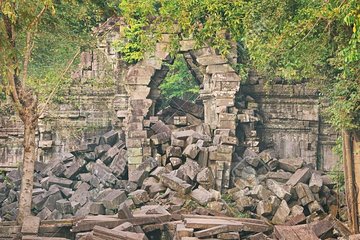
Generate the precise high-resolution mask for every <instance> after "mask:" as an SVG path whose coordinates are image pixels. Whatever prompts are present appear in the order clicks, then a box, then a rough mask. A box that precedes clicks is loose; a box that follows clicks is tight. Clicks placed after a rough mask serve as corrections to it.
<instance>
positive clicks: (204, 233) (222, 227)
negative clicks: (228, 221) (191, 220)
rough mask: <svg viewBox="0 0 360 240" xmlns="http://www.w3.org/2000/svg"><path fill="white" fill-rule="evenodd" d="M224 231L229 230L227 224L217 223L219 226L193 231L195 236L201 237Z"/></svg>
mask: <svg viewBox="0 0 360 240" xmlns="http://www.w3.org/2000/svg"><path fill="white" fill-rule="evenodd" d="M224 232H229V226H228V225H219V226H215V227H211V228H207V229H204V230H201V231H197V232H194V235H195V237H198V238H202V237H210V236H213V235H217V234H219V233H224Z"/></svg>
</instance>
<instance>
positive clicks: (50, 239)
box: [21, 235, 70, 240]
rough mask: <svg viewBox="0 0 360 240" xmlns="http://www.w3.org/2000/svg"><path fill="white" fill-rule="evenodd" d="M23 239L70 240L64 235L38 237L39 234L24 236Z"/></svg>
mask: <svg viewBox="0 0 360 240" xmlns="http://www.w3.org/2000/svg"><path fill="white" fill-rule="evenodd" d="M21 239H22V240H70V239H69V238H62V237H38V236H30V235H28V236H22V238H21Z"/></svg>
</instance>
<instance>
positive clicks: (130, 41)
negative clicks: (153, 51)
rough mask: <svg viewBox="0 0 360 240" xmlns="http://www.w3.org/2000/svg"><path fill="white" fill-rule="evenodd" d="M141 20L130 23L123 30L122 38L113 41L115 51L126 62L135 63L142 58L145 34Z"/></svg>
mask: <svg viewBox="0 0 360 240" xmlns="http://www.w3.org/2000/svg"><path fill="white" fill-rule="evenodd" d="M143 27H144V26H143V24H141V22H138V23H135V24H132V25H131V26H128V27H126V29H125V30H124V39H123V40H118V41H115V42H114V43H113V46H114V48H115V51H117V52H119V53H120V54H121V59H122V60H124V61H126V62H127V63H130V64H132V63H136V62H138V61H140V60H142V59H143V58H144V53H145V51H144V49H148V48H147V47H146V44H145V43H146V41H145V39H144V37H145V36H146V35H145V34H146V33H145V31H144V30H143Z"/></svg>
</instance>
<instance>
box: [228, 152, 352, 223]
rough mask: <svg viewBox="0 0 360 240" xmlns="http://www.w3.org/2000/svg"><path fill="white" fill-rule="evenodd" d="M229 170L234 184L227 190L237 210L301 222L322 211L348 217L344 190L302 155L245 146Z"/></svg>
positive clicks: (276, 220) (273, 219)
mask: <svg viewBox="0 0 360 240" xmlns="http://www.w3.org/2000/svg"><path fill="white" fill-rule="evenodd" d="M232 174H233V176H234V177H235V180H234V186H235V187H234V188H232V189H230V190H228V194H229V195H230V196H231V198H232V200H233V201H235V203H236V204H235V205H236V207H237V208H238V210H239V211H240V212H244V211H249V212H251V213H252V214H256V215H257V216H258V217H264V218H267V219H269V220H271V222H272V223H273V224H285V223H286V222H288V221H295V222H296V223H300V222H304V221H305V220H306V217H307V216H310V217H316V216H318V215H321V214H323V213H330V214H331V215H333V216H334V217H336V216H338V217H339V218H340V219H341V220H342V221H347V216H346V215H347V208H346V205H345V196H344V193H342V192H339V193H338V192H337V190H336V189H335V188H334V187H335V184H334V183H333V181H332V180H331V178H330V177H329V176H328V175H325V174H324V173H323V172H321V171H317V170H315V169H314V167H313V166H312V164H306V163H305V161H304V160H303V159H301V158H289V159H277V158H276V153H275V152H274V151H273V150H271V149H267V150H265V151H262V152H261V153H260V154H257V153H255V152H253V151H251V150H250V149H247V150H245V152H244V154H243V158H238V161H237V164H236V166H235V167H234V168H233V169H232Z"/></svg>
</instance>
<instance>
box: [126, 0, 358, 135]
mask: <svg viewBox="0 0 360 240" xmlns="http://www.w3.org/2000/svg"><path fill="white" fill-rule="evenodd" d="M120 11H121V15H122V16H123V17H124V20H125V22H126V24H128V29H127V30H125V31H126V32H127V34H128V35H127V37H129V39H131V40H130V41H129V42H125V43H122V44H123V49H126V51H123V50H121V49H120V52H121V53H122V54H123V55H125V58H127V59H130V62H136V61H138V60H140V59H142V58H143V54H144V52H145V51H146V47H147V46H149V45H151V44H149V43H151V42H154V41H156V39H158V38H159V35H160V33H169V32H170V33H174V32H176V33H179V35H180V37H183V38H187V37H192V38H193V39H195V40H196V41H197V43H198V46H201V45H202V44H204V43H206V44H210V45H211V46H212V47H214V48H215V49H217V50H218V51H219V53H221V54H223V55H226V54H227V53H228V50H229V48H230V46H231V42H237V43H238V47H239V49H240V50H241V51H239V53H240V54H241V56H240V59H242V60H245V61H246V62H240V64H239V66H240V69H239V72H240V73H242V75H245V74H244V72H246V71H247V70H248V68H249V66H251V68H252V69H255V71H257V72H259V73H260V74H262V75H264V76H265V77H266V78H267V79H268V80H269V82H271V80H273V79H275V78H282V79H284V80H287V81H295V82H296V81H297V82H303V81H309V82H310V83H313V84H314V85H315V86H318V87H319V88H320V90H321V92H322V94H323V96H324V97H325V98H326V101H329V102H330V105H329V108H328V110H327V114H328V116H329V118H328V119H329V120H330V122H331V123H332V124H333V125H334V126H335V127H337V128H346V129H360V109H359V108H360V80H359V76H360V74H359V68H360V62H359V59H360V47H359V44H360V30H359V26H360V1H358V0H349V1H343V0H327V1H313V0H299V1H295V0H262V1H258V0H238V1H233V0H225V1H224V0H124V1H122V2H121V4H120ZM135 30H136V31H135ZM126 44H130V46H129V47H128V48H126ZM131 45H132V46H134V45H136V47H131ZM175 46H176V45H175Z"/></svg>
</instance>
